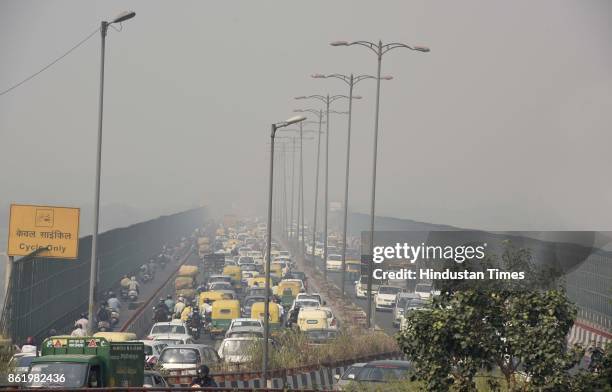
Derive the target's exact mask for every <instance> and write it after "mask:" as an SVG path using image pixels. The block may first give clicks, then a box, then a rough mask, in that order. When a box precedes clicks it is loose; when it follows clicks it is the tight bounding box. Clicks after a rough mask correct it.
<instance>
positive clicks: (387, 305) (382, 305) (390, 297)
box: [374, 286, 402, 310]
mask: <svg viewBox="0 0 612 392" xmlns="http://www.w3.org/2000/svg"><path fill="white" fill-rule="evenodd" d="M401 292H402V289H401V288H400V287H395V286H380V287H379V288H378V292H377V293H376V295H375V296H374V305H375V307H376V310H392V309H393V306H395V297H396V296H397V294H399V293H401Z"/></svg>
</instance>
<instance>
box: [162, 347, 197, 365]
mask: <svg viewBox="0 0 612 392" xmlns="http://www.w3.org/2000/svg"><path fill="white" fill-rule="evenodd" d="M159 361H160V362H162V363H197V361H198V352H197V351H196V350H195V349H193V348H167V349H165V350H164V351H163V352H162V355H161V356H160V357H159Z"/></svg>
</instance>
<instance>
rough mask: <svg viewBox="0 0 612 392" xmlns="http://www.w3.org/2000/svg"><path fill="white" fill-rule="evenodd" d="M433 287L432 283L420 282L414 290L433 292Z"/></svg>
mask: <svg viewBox="0 0 612 392" xmlns="http://www.w3.org/2000/svg"><path fill="white" fill-rule="evenodd" d="M431 289H432V288H431V285H430V284H424V283H419V284H417V285H416V288H415V289H414V291H417V292H419V293H429V292H431Z"/></svg>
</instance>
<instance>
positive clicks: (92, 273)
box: [87, 12, 136, 335]
mask: <svg viewBox="0 0 612 392" xmlns="http://www.w3.org/2000/svg"><path fill="white" fill-rule="evenodd" d="M134 16H136V13H135V12H124V13H122V14H120V15H119V16H117V17H116V18H115V19H114V20H113V21H111V22H106V21H102V22H100V38H101V45H100V92H99V97H98V139H97V148H96V180H95V191H94V193H95V194H94V227H93V233H92V235H91V262H90V268H89V303H88V306H87V314H88V317H89V323H88V324H87V326H88V330H89V331H87V332H88V333H89V335H93V333H94V325H93V324H94V323H93V320H94V298H95V291H96V279H97V268H98V265H97V264H98V263H97V262H98V257H97V256H98V227H99V224H98V221H99V218H100V176H101V174H100V173H101V171H102V168H101V166H102V119H103V112H104V54H105V51H106V33H107V32H108V26H110V25H111V24H113V23H121V22H123V21H126V20H128V19H131V18H133V17H134Z"/></svg>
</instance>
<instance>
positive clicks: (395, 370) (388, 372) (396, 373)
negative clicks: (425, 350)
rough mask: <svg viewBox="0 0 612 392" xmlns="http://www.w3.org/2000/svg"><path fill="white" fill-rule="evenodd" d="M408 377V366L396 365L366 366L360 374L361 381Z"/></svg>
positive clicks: (358, 377) (383, 380) (358, 376)
mask: <svg viewBox="0 0 612 392" xmlns="http://www.w3.org/2000/svg"><path fill="white" fill-rule="evenodd" d="M407 377H408V368H405V367H395V366H384V365H381V366H371V367H370V366H366V367H364V368H363V369H362V370H361V371H360V372H359V373H358V374H357V377H356V379H357V380H359V381H370V382H385V381H393V380H402V379H406V378H407Z"/></svg>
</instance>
